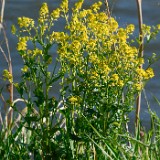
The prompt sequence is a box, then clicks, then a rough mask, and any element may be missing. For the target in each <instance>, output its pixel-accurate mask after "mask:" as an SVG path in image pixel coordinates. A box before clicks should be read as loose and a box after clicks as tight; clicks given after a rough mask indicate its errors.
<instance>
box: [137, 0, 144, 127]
mask: <svg viewBox="0 0 160 160" xmlns="http://www.w3.org/2000/svg"><path fill="white" fill-rule="evenodd" d="M136 1H137V11H138V23H139V40H140V45H139V57H143V48H144V41H143V33H142V25H143V16H142V0H136ZM139 67H140V68H142V67H143V66H142V64H141V65H140V66H139ZM139 83H142V82H141V80H140V82H139ZM140 108H141V93H139V95H138V97H137V105H136V118H135V123H136V127H137V126H138V121H139V114H140Z"/></svg>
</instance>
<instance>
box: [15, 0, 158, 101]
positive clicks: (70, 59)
mask: <svg viewBox="0 0 160 160" xmlns="http://www.w3.org/2000/svg"><path fill="white" fill-rule="evenodd" d="M83 1H84V0H79V1H78V2H77V3H75V7H74V8H73V10H72V14H69V13H68V0H63V1H62V3H61V5H60V7H59V8H57V9H55V10H53V11H52V12H51V13H49V9H48V5H47V3H43V5H42V7H41V8H40V12H39V14H40V17H39V23H38V26H37V27H34V21H33V20H32V19H30V18H27V17H22V18H19V19H18V23H19V26H20V29H21V28H22V27H25V28H29V27H34V31H35V36H31V35H32V33H31V32H29V37H20V38H19V42H18V45H17V50H18V51H25V54H23V55H22V56H23V58H24V59H27V58H28V59H29V58H30V59H32V60H35V61H36V62H37V59H38V58H39V59H42V58H43V55H44V54H45V52H44V53H42V50H40V49H38V48H39V47H38V46H37V42H38V44H40V45H41V46H42V48H43V51H44V49H46V48H50V47H51V46H52V45H53V44H54V43H56V44H57V53H58V61H59V63H60V64H61V71H63V73H66V72H68V74H69V78H68V77H67V78H68V81H71V79H74V80H73V81H74V84H75V85H77V86H80V85H81V83H82V81H83V80H84V81H85V83H89V87H90V88H92V89H94V88H95V86H99V88H103V86H108V87H109V88H110V89H112V88H113V94H114V90H116V91H115V94H117V93H118V91H119V90H120V89H121V90H123V88H129V89H130V90H132V88H133V89H135V90H136V91H140V90H141V89H142V87H143V81H146V80H148V79H150V78H152V77H153V76H154V72H153V70H152V69H151V68H148V69H147V70H144V69H141V68H139V66H141V65H142V64H143V63H144V59H143V57H139V56H138V52H139V51H138V49H137V48H136V47H135V46H133V45H132V43H131V42H132V41H131V40H130V35H132V34H133V32H134V30H135V26H134V25H133V24H129V25H127V26H126V28H122V27H119V25H118V22H117V21H116V19H115V18H113V17H108V16H107V14H106V13H105V12H101V11H100V6H101V5H102V2H97V3H95V4H93V5H92V6H91V7H90V8H89V9H83V10H82V5H83ZM60 16H62V17H64V18H65V19H66V22H67V24H66V26H65V29H66V30H65V31H64V32H55V31H52V30H51V27H52V26H53V21H54V20H57V19H58V18H59V17H60ZM69 16H70V17H69ZM143 28H144V33H146V34H148V33H150V28H149V27H147V26H144V27H143ZM157 28H160V27H159V26H157ZM12 30H13V31H12V32H13V33H15V32H16V29H15V28H14V27H13V29H12ZM23 31H24V30H23V29H22V30H21V33H22V32H23ZM28 40H30V41H32V42H33V45H34V49H33V50H29V49H28V48H27V42H28ZM45 60H46V59H45ZM46 61H47V60H46ZM51 62H52V58H49V59H48V62H46V64H47V65H48V64H51ZM27 70H28V68H27V67H26V66H25V67H24V68H23V69H22V71H23V72H27ZM67 78H66V79H67ZM75 79H76V80H77V79H78V80H77V83H75V81H76V80H75ZM66 81H67V80H66ZM91 82H92V83H91ZM78 101H79V98H78V97H77V96H71V97H70V98H69V102H70V103H71V104H75V103H78Z"/></svg>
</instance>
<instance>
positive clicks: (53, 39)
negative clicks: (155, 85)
mask: <svg viewBox="0 0 160 160" xmlns="http://www.w3.org/2000/svg"><path fill="white" fill-rule="evenodd" d="M83 2H84V0H79V1H78V2H77V3H75V6H74V7H73V8H72V12H71V13H70V12H69V7H68V0H63V1H62V3H61V5H60V7H59V8H57V9H55V10H53V11H51V12H50V11H49V8H48V5H47V3H43V4H42V6H41V8H40V11H39V18H38V20H37V24H36V23H35V21H34V20H33V19H31V18H28V17H20V18H18V27H15V26H12V33H13V34H15V35H16V36H17V37H18V43H17V51H18V52H19V54H20V55H21V56H22V59H23V62H24V67H23V68H22V69H21V71H22V80H21V82H20V83H19V84H17V83H15V87H16V88H17V90H18V92H19V94H20V97H21V98H22V99H23V101H24V103H25V105H26V107H27V108H28V109H27V112H26V114H25V116H24V121H26V123H23V125H25V128H26V129H28V130H27V131H28V132H32V134H30V137H29V139H30V140H29V141H24V142H23V143H24V144H25V145H26V146H27V147H28V150H29V152H31V153H34V154H35V158H39V157H41V156H42V157H43V159H47V158H48V159H51V157H52V156H53V155H57V153H58V154H59V157H58V158H62V159H63V158H64V157H66V156H67V157H72V158H74V159H78V158H79V157H83V156H84V157H87V156H88V159H89V157H92V158H93V153H91V152H90V153H89V152H87V153H85V149H88V148H90V146H94V145H93V143H91V142H90V140H89V139H88V138H87V136H86V135H90V136H91V137H92V138H93V139H94V140H95V141H96V135H94V134H92V133H93V131H92V130H93V128H94V129H95V130H98V131H99V133H100V134H102V135H103V136H104V137H112V138H113V139H114V140H115V139H116V138H117V135H116V136H115V134H114V133H117V132H118V133H122V132H124V127H123V125H124V124H125V123H126V122H127V119H126V118H125V117H128V113H129V112H130V111H132V109H133V106H134V102H135V99H136V96H137V94H138V93H139V92H140V91H141V90H142V88H143V87H144V84H145V82H146V81H148V80H149V79H150V78H152V77H153V76H154V72H153V69H152V68H151V67H150V66H149V67H148V68H147V69H143V68H140V67H139V66H141V65H142V64H143V63H144V59H143V57H139V55H138V53H139V49H138V48H137V47H136V46H134V43H132V42H133V39H132V38H131V35H133V33H134V30H135V26H134V25H133V24H129V25H127V26H126V27H125V28H122V27H119V25H118V22H117V21H116V19H115V18H113V17H108V15H107V14H106V13H105V12H103V11H100V7H101V5H102V2H97V3H94V4H93V5H92V6H91V7H90V8H88V9H82V5H83ZM60 17H63V18H64V19H65V20H66V25H65V26H64V30H63V31H54V30H53V28H54V23H55V22H56V21H57V20H58V18H60ZM158 27H159V26H157V28H156V29H155V31H154V32H151V31H150V28H149V27H146V26H144V35H145V36H146V37H147V36H148V35H155V34H157V33H156V31H157V30H158V29H159V28H158ZM153 33H155V34H153ZM150 37H151V36H150ZM152 37H153V36H152ZM54 45H55V46H56V48H57V50H56V51H54V52H56V54H55V55H53V51H52V50H51V49H52V46H54ZM50 51H51V52H50ZM55 57H56V59H55ZM4 77H5V78H8V80H9V81H11V80H12V77H10V74H9V72H8V71H6V70H5V71H4ZM57 81H58V82H59V86H60V87H61V88H60V90H58V91H57V94H59V97H58V98H57V97H56V98H55V97H53V93H52V92H53V90H54V89H53V90H52V92H51V88H52V87H53V86H54V85H55V84H57ZM13 107H14V108H16V104H15V103H14V104H13ZM35 109H36V110H37V111H36V113H35ZM59 116H60V118H59ZM84 117H85V118H84ZM63 122H65V123H63ZM88 122H89V124H88ZM117 124H118V125H117ZM59 137H62V138H59ZM41 138H42V139H41ZM39 139H41V140H39ZM82 139H85V142H84V141H83V140H82ZM33 140H35V141H36V143H34V142H31V141H33ZM77 142H82V143H86V146H85V147H84V148H83V149H82V150H81V152H79V150H80V146H81V143H77ZM95 143H99V142H98V140H97V142H95ZM73 146H75V149H73ZM33 148H34V149H33ZM57 148H59V149H57ZM64 148H65V149H66V150H65V151H64V150H63V149H64ZM93 148H94V147H93ZM105 149H107V148H105ZM35 150H36V152H35ZM77 152H79V154H77V155H76V153H77ZM97 152H99V151H97ZM89 154H90V155H91V156H89Z"/></svg>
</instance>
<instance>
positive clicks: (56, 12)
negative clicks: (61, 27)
mask: <svg viewBox="0 0 160 160" xmlns="http://www.w3.org/2000/svg"><path fill="white" fill-rule="evenodd" d="M51 17H52V18H53V19H54V20H57V19H58V18H59V17H60V9H59V8H57V9H55V10H53V11H52V13H51Z"/></svg>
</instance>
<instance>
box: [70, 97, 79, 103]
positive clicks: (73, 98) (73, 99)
mask: <svg viewBox="0 0 160 160" xmlns="http://www.w3.org/2000/svg"><path fill="white" fill-rule="evenodd" d="M69 102H70V103H71V104H79V102H80V97H78V96H71V97H69Z"/></svg>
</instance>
